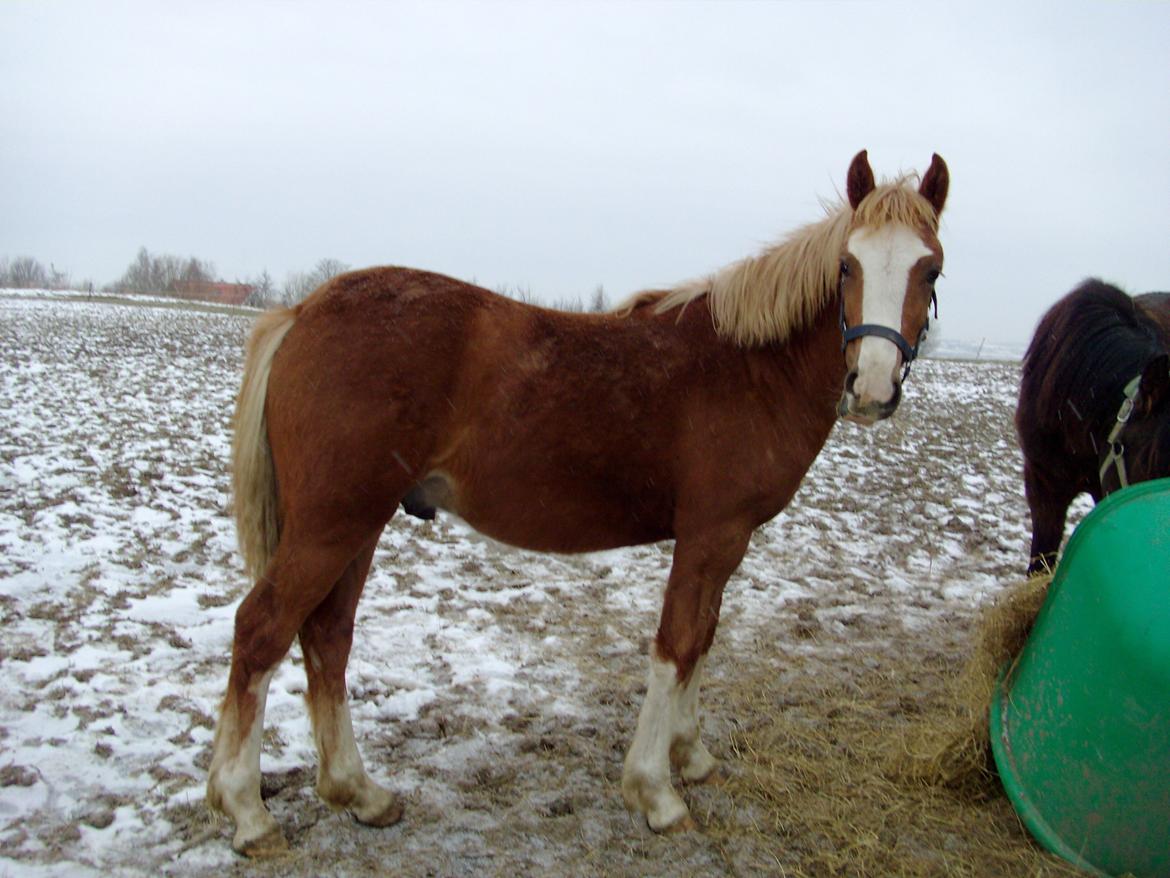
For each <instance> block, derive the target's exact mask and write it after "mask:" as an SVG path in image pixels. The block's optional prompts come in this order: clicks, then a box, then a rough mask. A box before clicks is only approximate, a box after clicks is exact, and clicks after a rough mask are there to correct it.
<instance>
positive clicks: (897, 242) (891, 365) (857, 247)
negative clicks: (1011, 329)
mask: <svg viewBox="0 0 1170 878" xmlns="http://www.w3.org/2000/svg"><path fill="white" fill-rule="evenodd" d="M846 247H847V249H848V250H849V252H850V253H851V254H853V257H854V258H855V259H856V260H857V261H858V262H859V263H861V277H862V281H863V283H864V285H865V286H864V289H863V290H862V300H861V322H862V323H876V324H878V325H879V326H888V327H890V329H894V330H896V331H898V332H901V331H902V306H903V304H904V303H905V299H906V288H907V285H908V283H909V280H910V270H911V269H912V268H913V267H914V265H915V263H917V262H918V260H919V259H921V258H922V257H923V256H929V255H930V252H931V251H930V248H929V247H927V246H926V245H925V244H924V243H922V239H921V238H919V237H918V235H916V234H915V233H914V232H913V231H911V230H910V229H909V228H907V227H906V226H902V225H888V226H883V227H882V228H880V229H876V230H875V229H858V230H857V231H856V232H854V233H853V234H852V235H850V236H849V241H848V243H847V244H846ZM908 341H910V342H911V343H913V339H908ZM860 342H861V349H860V351H859V352H858V356H857V367H856V368H857V379H856V381H854V383H853V393H854V395H855V396H856V397H857V399H858V400H859V401H860V402H861V403H863V404H865V403H870V402H876V403H884V402H888V401H889V400H890V399H891V398H892V397H893V395H894V376H895V374H896V373H897V369H898V355H899V353H900V352H899V351H898V347H897V345H895V344H894V343H893V342H892V341H890V340H889V339H886V338H880V337H878V336H875V335H867V336H863V337H862V338H861V339H860Z"/></svg>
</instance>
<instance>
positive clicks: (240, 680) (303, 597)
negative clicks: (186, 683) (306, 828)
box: [207, 529, 358, 856]
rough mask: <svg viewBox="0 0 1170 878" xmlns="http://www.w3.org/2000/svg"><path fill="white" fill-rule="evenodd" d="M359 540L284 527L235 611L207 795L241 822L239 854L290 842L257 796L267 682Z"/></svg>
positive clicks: (237, 842)
mask: <svg viewBox="0 0 1170 878" xmlns="http://www.w3.org/2000/svg"><path fill="white" fill-rule="evenodd" d="M357 551H358V547H357V546H353V547H352V548H346V547H341V546H337V545H328V546H326V545H315V544H314V542H313V541H312V540H311V538H305V539H303V540H301V539H298V538H297V535H296V534H294V533H292V532H291V529H289V530H286V532H285V533H284V534H283V535H282V538H281V542H280V546H279V547H278V548H277V550H276V555H275V556H274V557H273V559H272V561H271V562H270V563H269V565H268V568H267V570H266V571H265V574H264V576H262V577H261V578H260V580H259V581H258V582H257V583H256V585H255V586H253V588H252V590H251V591H250V592H249V593H248V596H247V597H246V598H244V600H243V601H242V602H241V604H240V608H239V610H238V611H237V612H236V627H235V638H234V640H233V643H232V666H231V673H230V674H229V676H228V688H227V694H226V695H225V696H224V701H223V707H222V709H221V711H220V718H219V724H218V725H217V726H216V730H215V741H214V743H213V745H212V756H211V768H210V770H209V772H208V780H207V803H208V805H210V806H211V807H212V808H215V809H216V810H219V811H223V812H224V813H226V814H227V815H228V816H229V817H231V818H232V820H234V821H235V824H236V833H235V836H234V837H233V839H232V847H233V848H234V849H235V850H236V851H238V852H239V853H242V854H247V855H249V856H263V855H267V854H273V853H279V852H280V851H283V850H285V849H287V847H288V845H287V843H286V842H285V840H284V836H283V834H282V833H281V831H280V827H279V826H277V824H276V821H275V820H274V819H273V818H272V815H271V814H269V813H268V809H267V808H265V807H264V803H263V802H262V801H261V798H260V740H261V735H262V734H263V730H264V706H265V702H266V700H267V698H268V685H269V683H270V682H271V680H272V676H273V674H275V673H276V668H277V666H278V665H279V664H280V661H281V659H283V658H284V656H285V653H287V652H288V649H289V647H290V646H291V645H292V642H293V638H294V637H296V634H297V631H298V630H300V628H301V626H302V625H303V624H304V622H305V619H306V618H307V617H308V616H309V614H310V613H311V612H312V611H313V610H314V609H316V607H317V605H318V604H320V603H321V601H322V600H323V599H324V598H325V596H326V595H328V594H329V592H330V590H331V589H332V587H333V585H334V583H336V582H337V581H338V579H339V578H340V577H341V575H342V573H343V572H344V571H345V569H346V567H347V566H348V565H349V563H350V561H351V560H352V559H353V557H354V555H355V554H356V553H357Z"/></svg>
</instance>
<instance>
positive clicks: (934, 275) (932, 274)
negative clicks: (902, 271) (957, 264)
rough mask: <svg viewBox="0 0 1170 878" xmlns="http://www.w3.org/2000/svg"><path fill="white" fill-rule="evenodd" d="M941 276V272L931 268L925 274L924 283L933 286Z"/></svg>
mask: <svg viewBox="0 0 1170 878" xmlns="http://www.w3.org/2000/svg"><path fill="white" fill-rule="evenodd" d="M941 276H942V272H941V271H939V270H938V269H937V268H932V269H931V270H930V271H928V272H927V273H926V282H927V283H928V284H930V285H931V286H934V282H935V281H937V280H938V279H939V278H940V277H941Z"/></svg>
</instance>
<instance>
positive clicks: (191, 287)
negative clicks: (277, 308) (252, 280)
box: [168, 280, 254, 305]
mask: <svg viewBox="0 0 1170 878" xmlns="http://www.w3.org/2000/svg"><path fill="white" fill-rule="evenodd" d="M253 289H254V288H253V286H252V285H251V284H225V283H216V282H212V281H201V280H177V281H175V282H174V283H173V284H171V287H170V289H169V290H168V292H169V293H171V294H172V295H173V296H175V297H176V298H179V299H192V300H195V301H198V302H218V303H219V304H221V305H242V304H244V301H245V300H246V299H247V298H248V296H250V295H252V290H253Z"/></svg>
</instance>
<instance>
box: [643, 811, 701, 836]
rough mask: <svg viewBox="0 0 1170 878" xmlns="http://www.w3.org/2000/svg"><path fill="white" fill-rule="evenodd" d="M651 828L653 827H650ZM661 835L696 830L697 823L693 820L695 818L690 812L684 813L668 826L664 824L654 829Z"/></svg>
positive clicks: (697, 827) (697, 829) (680, 833)
mask: <svg viewBox="0 0 1170 878" xmlns="http://www.w3.org/2000/svg"><path fill="white" fill-rule="evenodd" d="M651 828H652V829H653V827H651ZM655 831H656V832H658V833H659V834H661V835H682V834H683V833H684V832H698V831H699V824H698V823H696V822H695V818H694V817H692V816H691V815H690V814H686V815H684V816H683V817H682V818H681V819H679V820H676V821H674V823H671V824H670V825H669V826H664V827H662V828H661V829H658V830H655Z"/></svg>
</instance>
